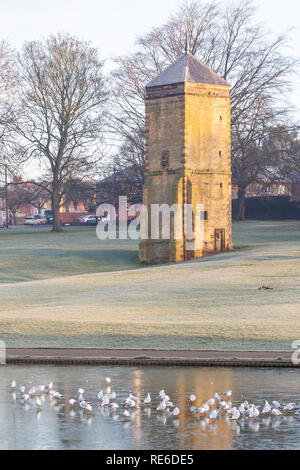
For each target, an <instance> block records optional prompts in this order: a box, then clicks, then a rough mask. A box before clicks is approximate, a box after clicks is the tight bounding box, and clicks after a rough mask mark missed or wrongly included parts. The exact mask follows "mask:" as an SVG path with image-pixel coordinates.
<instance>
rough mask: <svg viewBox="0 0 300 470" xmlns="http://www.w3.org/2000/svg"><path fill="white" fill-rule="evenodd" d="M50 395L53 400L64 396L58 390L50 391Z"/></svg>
mask: <svg viewBox="0 0 300 470" xmlns="http://www.w3.org/2000/svg"><path fill="white" fill-rule="evenodd" d="M51 395H52V397H53V398H55V400H60V399H61V398H64V396H63V395H62V394H61V393H59V392H52V393H51Z"/></svg>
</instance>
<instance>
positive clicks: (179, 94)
mask: <svg viewBox="0 0 300 470" xmlns="http://www.w3.org/2000/svg"><path fill="white" fill-rule="evenodd" d="M230 148H231V142H230V93H229V84H228V83H227V82H225V80H223V79H222V78H221V77H219V76H218V75H216V74H215V73H214V72H212V71H211V70H210V69H208V68H207V67H206V66H205V65H203V64H202V63H201V62H199V61H198V60H197V59H196V58H195V57H193V56H192V55H191V54H189V53H187V54H185V55H184V56H182V57H181V58H180V59H179V60H178V61H177V62H176V63H175V64H173V65H171V66H170V67H169V68H168V69H167V70H166V71H164V72H163V73H162V74H160V75H159V76H158V77H157V78H156V79H155V80H153V81H152V82H151V83H150V84H149V85H148V86H147V87H146V178H145V180H146V181H145V187H144V204H145V205H146V206H147V207H148V211H149V214H150V213H151V205H152V204H168V205H169V206H172V205H173V204H191V205H192V207H193V210H194V211H195V209H196V205H197V204H203V205H204V210H205V222H204V226H205V234H204V240H205V243H204V247H203V249H202V250H198V251H187V250H186V240H185V239H184V237H183V238H182V240H173V239H172V236H171V239H170V240H151V239H148V240H142V242H141V244H140V260H141V261H145V262H150V263H164V262H176V261H183V260H187V259H192V258H198V257H201V256H203V254H205V253H215V252H220V251H226V250H231V249H232V238H231V155H230ZM150 233H151V226H149V235H150Z"/></svg>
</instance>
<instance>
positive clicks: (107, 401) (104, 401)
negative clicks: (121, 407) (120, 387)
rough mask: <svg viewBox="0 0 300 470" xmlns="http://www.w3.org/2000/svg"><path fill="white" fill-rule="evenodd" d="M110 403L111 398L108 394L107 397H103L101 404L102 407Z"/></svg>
mask: <svg viewBox="0 0 300 470" xmlns="http://www.w3.org/2000/svg"><path fill="white" fill-rule="evenodd" d="M108 405H109V398H108V396H107V395H106V396H105V397H103V400H102V403H101V406H102V408H103V407H104V406H108Z"/></svg>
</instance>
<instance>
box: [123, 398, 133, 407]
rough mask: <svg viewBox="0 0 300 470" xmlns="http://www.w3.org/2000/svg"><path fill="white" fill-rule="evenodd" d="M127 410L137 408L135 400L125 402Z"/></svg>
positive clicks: (128, 399)
mask: <svg viewBox="0 0 300 470" xmlns="http://www.w3.org/2000/svg"><path fill="white" fill-rule="evenodd" d="M123 404H124V406H125V408H135V407H136V402H135V401H134V400H131V399H130V398H127V399H126V400H125V401H124V402H123Z"/></svg>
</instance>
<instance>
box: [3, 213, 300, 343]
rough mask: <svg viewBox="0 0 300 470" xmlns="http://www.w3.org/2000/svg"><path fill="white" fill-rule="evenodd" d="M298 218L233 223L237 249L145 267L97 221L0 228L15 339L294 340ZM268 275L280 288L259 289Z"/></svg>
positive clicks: (6, 316)
mask: <svg viewBox="0 0 300 470" xmlns="http://www.w3.org/2000/svg"><path fill="white" fill-rule="evenodd" d="M299 242H300V222H297V221H286V222H245V223H241V224H234V243H235V246H236V251H235V252H233V253H226V254H221V255H217V256H212V257H207V258H203V259H201V260H196V261H192V262H188V263H181V264H176V265H164V266H154V267H142V266H139V265H138V264H137V256H138V252H137V248H138V246H137V242H134V241H119V240H116V241H109V242H103V241H102V242H100V241H99V240H98V239H97V238H96V235H95V229H93V228H82V229H81V228H80V229H73V228H69V229H66V230H65V231H64V232H63V233H62V234H52V233H51V232H50V231H49V229H44V228H38V229H31V228H28V229H27V228H26V229H24V228H17V229H10V230H9V231H8V232H0V267H1V271H0V298H1V302H0V339H1V340H4V341H6V343H7V346H10V347H70V348H80V347H82V348H111V349H117V348H119V349H126V348H132V349H152V348H156V349H174V350H176V349H178V350H179V349H194V350H197V349H224V350H268V349H269V350H278V351H279V350H290V349H291V343H292V341H294V340H300V312H299V304H300V289H299V280H300V244H299ZM263 285H267V286H270V287H272V288H273V289H274V290H270V291H261V290H259V287H261V286H263Z"/></svg>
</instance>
